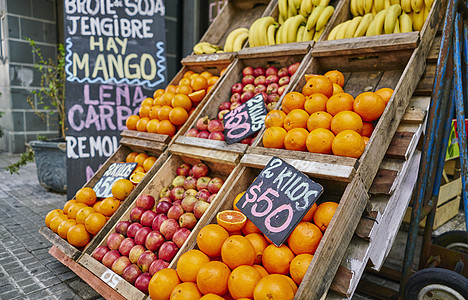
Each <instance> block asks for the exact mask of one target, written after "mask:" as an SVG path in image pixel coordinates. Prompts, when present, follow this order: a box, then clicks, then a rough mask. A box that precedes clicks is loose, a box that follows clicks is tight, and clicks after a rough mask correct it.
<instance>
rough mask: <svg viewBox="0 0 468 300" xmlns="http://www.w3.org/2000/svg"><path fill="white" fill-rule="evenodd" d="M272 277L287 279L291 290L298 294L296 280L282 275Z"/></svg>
mask: <svg viewBox="0 0 468 300" xmlns="http://www.w3.org/2000/svg"><path fill="white" fill-rule="evenodd" d="M272 275H275V276H283V278H286V280H287V281H288V282H289V285H291V288H292V289H293V292H294V294H295V293H296V292H297V285H296V283H295V282H294V280H292V278H291V277H289V276H287V275H280V274H272Z"/></svg>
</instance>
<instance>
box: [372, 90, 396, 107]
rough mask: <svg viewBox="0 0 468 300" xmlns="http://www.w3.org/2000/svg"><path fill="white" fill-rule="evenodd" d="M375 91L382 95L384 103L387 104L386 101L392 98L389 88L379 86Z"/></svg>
mask: <svg viewBox="0 0 468 300" xmlns="http://www.w3.org/2000/svg"><path fill="white" fill-rule="evenodd" d="M375 93H376V94H377V95H379V96H380V97H382V99H383V101H384V102H385V105H387V103H388V101H390V98H392V95H393V90H392V89H391V88H381V89H378V90H377V91H375Z"/></svg>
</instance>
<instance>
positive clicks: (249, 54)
mask: <svg viewBox="0 0 468 300" xmlns="http://www.w3.org/2000/svg"><path fill="white" fill-rule="evenodd" d="M313 45H314V41H308V42H300V43H288V44H278V45H273V46H260V47H252V48H250V47H249V48H245V49H242V50H241V51H239V52H237V58H239V59H249V58H256V57H281V56H285V55H291V53H296V54H303V55H306V54H307V52H309V50H310V49H311V48H312V47H313Z"/></svg>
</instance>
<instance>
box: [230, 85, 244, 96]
mask: <svg viewBox="0 0 468 300" xmlns="http://www.w3.org/2000/svg"><path fill="white" fill-rule="evenodd" d="M243 89H244V85H243V84H242V83H240V82H238V83H236V84H234V85H233V86H232V87H231V93H232V94H236V93H238V94H240V93H242V90H243Z"/></svg>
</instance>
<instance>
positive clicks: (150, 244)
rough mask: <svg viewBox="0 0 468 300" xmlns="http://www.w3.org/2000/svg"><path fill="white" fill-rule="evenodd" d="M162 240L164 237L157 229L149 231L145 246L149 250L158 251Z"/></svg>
mask: <svg viewBox="0 0 468 300" xmlns="http://www.w3.org/2000/svg"><path fill="white" fill-rule="evenodd" d="M164 241H165V240H164V237H163V235H162V234H161V233H160V232H159V231H151V232H150V233H148V235H147V236H146V241H145V247H146V249H148V250H151V251H158V250H159V247H161V245H162V244H163V243H164Z"/></svg>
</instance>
